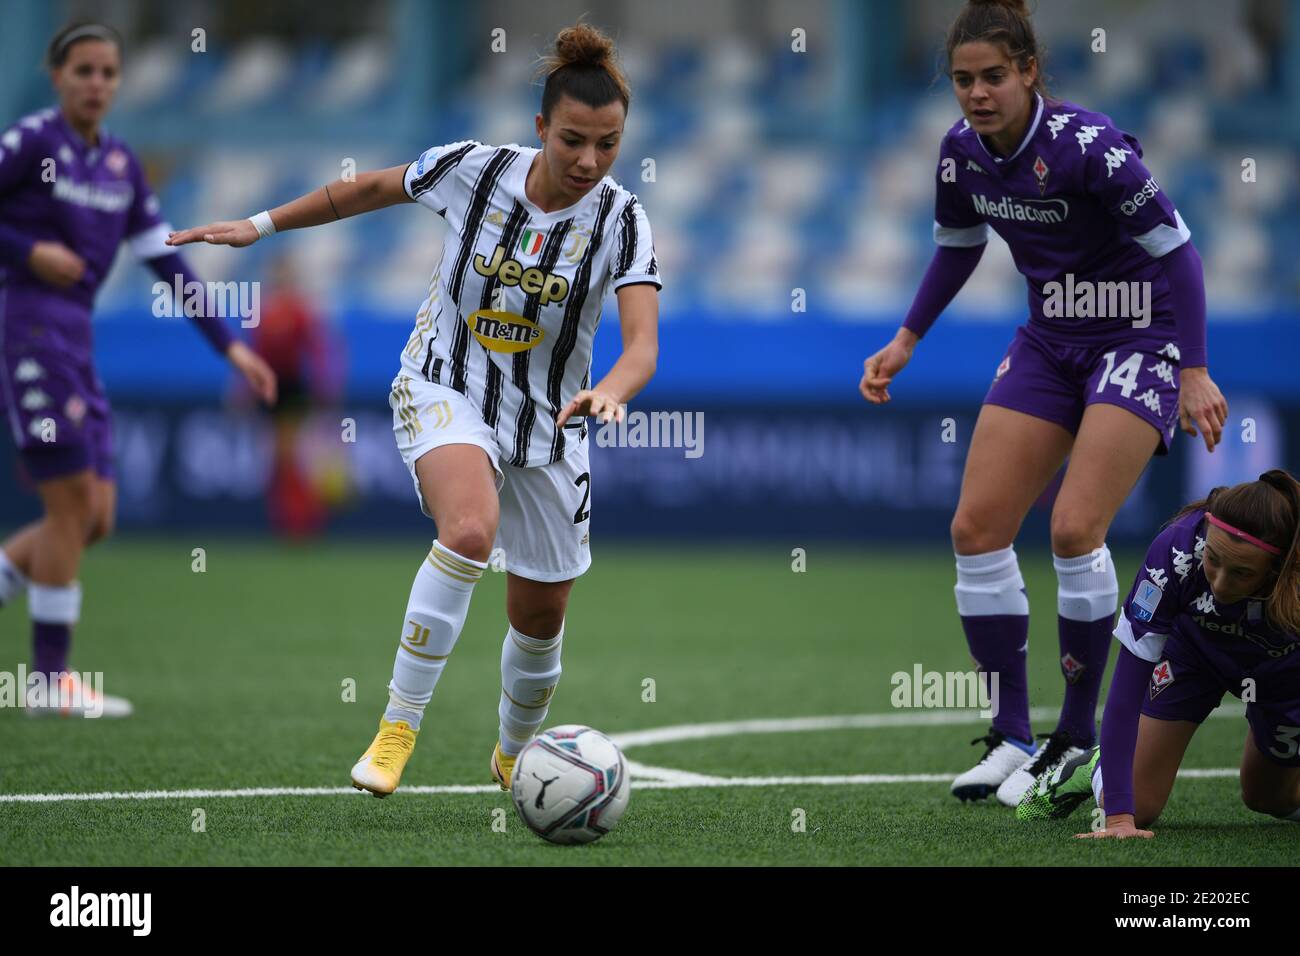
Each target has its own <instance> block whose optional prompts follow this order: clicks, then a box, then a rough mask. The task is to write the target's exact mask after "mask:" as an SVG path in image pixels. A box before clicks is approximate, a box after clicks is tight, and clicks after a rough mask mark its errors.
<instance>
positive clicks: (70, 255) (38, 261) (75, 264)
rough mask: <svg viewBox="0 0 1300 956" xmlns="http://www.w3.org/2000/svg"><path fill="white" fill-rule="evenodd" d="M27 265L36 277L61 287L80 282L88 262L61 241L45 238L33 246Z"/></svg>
mask: <svg viewBox="0 0 1300 956" xmlns="http://www.w3.org/2000/svg"><path fill="white" fill-rule="evenodd" d="M27 265H28V267H29V268H30V269H31V270H32V272H34V273H35V274H36V278H38V279H40V280H41V281H42V282H48V283H49V284H50V285H52V286H57V287H58V288H60V289H64V288H67V287H68V286H70V285H74V284H75V283H77V282H80V281H81V277H82V276H83V275H84V274H85V272H86V263H85V262H84V261H83V260H82V258H81V256H79V255H77V254H76V253H75V252H73V251H72V250H71V249H69V248H68V247H67V246H65V245H64V244H63V243H61V242H48V241H45V240H42V241H40V242H38V243H36V244H35V245H33V246H32V251H31V254H30V255H29V256H28V257H27Z"/></svg>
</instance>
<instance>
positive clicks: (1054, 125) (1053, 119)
mask: <svg viewBox="0 0 1300 956" xmlns="http://www.w3.org/2000/svg"><path fill="white" fill-rule="evenodd" d="M1078 115H1079V114H1078V113H1053V114H1052V115H1051V116H1050V117H1048V119H1047V128H1048V129H1049V130H1051V131H1052V139H1056V134H1057V133H1059V132H1060V131H1061V130H1063V129H1065V127H1066V125H1067V124H1068V123H1069V122H1070V120H1072V119H1074V118H1075V117H1076V116H1078Z"/></svg>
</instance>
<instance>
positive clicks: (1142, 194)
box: [1119, 176, 1160, 216]
mask: <svg viewBox="0 0 1300 956" xmlns="http://www.w3.org/2000/svg"><path fill="white" fill-rule="evenodd" d="M1158 192H1160V184H1159V183H1158V182H1156V178H1155V177H1154V176H1152V177H1151V178H1150V179H1148V180H1147V181H1146V182H1144V183H1143V184H1142V188H1141V189H1139V190H1138V191H1137V192H1136V193H1134V194H1133V198H1132V199H1125V200H1124V201H1123V202H1122V203H1120V205H1119V211H1120V212H1122V213H1123V214H1124V215H1126V216H1131V215H1133V214H1134V213H1135V212H1137V211H1138V210H1139V209H1141V208H1142V207H1143V206H1145V205H1146V204H1147V200H1148V199H1154V198H1155V196H1156V193H1158Z"/></svg>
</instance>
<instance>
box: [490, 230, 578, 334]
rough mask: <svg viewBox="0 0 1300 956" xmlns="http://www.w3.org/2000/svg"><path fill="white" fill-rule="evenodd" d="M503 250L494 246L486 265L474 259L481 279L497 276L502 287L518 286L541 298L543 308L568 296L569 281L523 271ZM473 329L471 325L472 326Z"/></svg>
mask: <svg viewBox="0 0 1300 956" xmlns="http://www.w3.org/2000/svg"><path fill="white" fill-rule="evenodd" d="M505 255H506V250H505V248H504V247H503V246H502V245H501V244H500V243H497V247H496V248H495V249H494V250H492V261H491V262H489V261H488V260H487V259H486V258H485V257H484V256H483V254H482V253H478V254H477V255H475V256H474V271H475V272H477V273H478V274H479V275H481V276H488V277H491V276H496V277H497V281H499V282H500V283H501V284H502V285H505V286H516V285H517V286H519V288H520V289H522V290H523V291H524V292H526V293H528V294H529V295H536V296H540V297H541V298H540V302H541V304H542V305H550V304H551V303H552V302H559V301H561V300H563V299H564V297H565V296H566V295H568V294H569V280H568V279H566V278H564V276H560V275H556V274H555V273H553V272H543V271H542V270H541V269H538V268H537V267H536V266H529V267H528V268H526V269H525V268H524V264H523V263H522V262H520V261H519V260H517V259H507V258H506V257H505ZM471 325H472V323H471Z"/></svg>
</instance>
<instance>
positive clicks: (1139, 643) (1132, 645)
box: [1115, 612, 1169, 664]
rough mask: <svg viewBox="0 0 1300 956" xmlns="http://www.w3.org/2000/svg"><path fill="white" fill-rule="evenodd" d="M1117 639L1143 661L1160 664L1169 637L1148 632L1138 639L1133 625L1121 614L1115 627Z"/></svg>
mask: <svg viewBox="0 0 1300 956" xmlns="http://www.w3.org/2000/svg"><path fill="white" fill-rule="evenodd" d="M1115 638H1116V640H1118V641H1119V642H1120V643H1121V644H1123V645H1124V646H1125V647H1127V648H1128V649H1129V650H1130V651H1132V652H1133V653H1134V654H1135V655H1136V656H1138V657H1140V658H1142V660H1144V661H1149V662H1150V663H1152V664H1158V663H1160V655H1161V653H1162V652H1163V651H1164V649H1165V641H1167V640H1168V639H1169V635H1168V634H1157V633H1155V632H1154V631H1147V632H1146V633H1145V634H1143V635H1142V636H1141V637H1138V636H1137V635H1135V634H1134V633H1133V625H1132V624H1130V623H1129V620H1128V617H1127V616H1125V614H1124V613H1123V612H1120V615H1119V623H1118V624H1116V625H1115Z"/></svg>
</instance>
